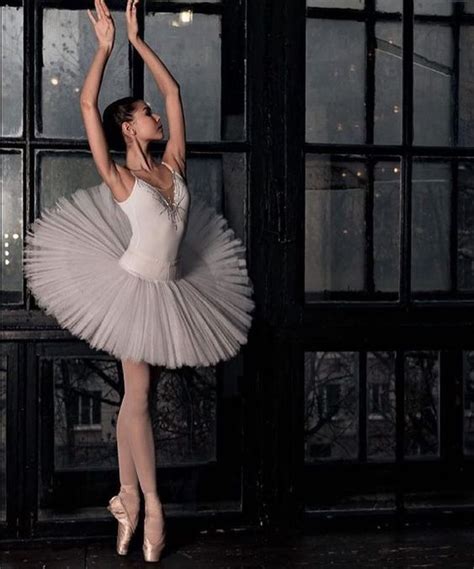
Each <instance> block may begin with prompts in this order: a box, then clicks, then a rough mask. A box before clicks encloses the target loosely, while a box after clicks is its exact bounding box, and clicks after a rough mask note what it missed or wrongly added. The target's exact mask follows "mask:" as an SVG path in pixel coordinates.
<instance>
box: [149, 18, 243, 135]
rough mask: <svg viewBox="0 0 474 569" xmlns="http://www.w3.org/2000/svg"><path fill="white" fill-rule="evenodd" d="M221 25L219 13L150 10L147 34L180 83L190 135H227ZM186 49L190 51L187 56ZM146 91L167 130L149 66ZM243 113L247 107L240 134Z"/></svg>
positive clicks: (160, 100) (163, 110)
mask: <svg viewBox="0 0 474 569" xmlns="http://www.w3.org/2000/svg"><path fill="white" fill-rule="evenodd" d="M185 16H186V17H185ZM221 28H222V23H221V16H219V15H209V14H194V13H193V12H192V11H189V12H188V11H185V12H182V13H181V14H171V13H154V14H148V15H147V16H146V21H145V39H146V40H147V42H148V43H149V45H150V46H151V47H152V48H153V49H155V50H156V51H157V53H159V54H160V58H162V59H163V61H164V62H165V64H166V66H167V67H168V69H169V70H170V72H171V73H172V74H173V76H174V77H175V79H176V81H177V82H178V83H179V85H180V91H181V98H182V102H183V108H184V114H185V121H186V139H187V140H221V122H222V117H221V107H222V104H223V101H222V93H221V90H222V76H221V73H222V62H221V50H222V39H221V36H222V29H221ZM183 53H186V54H187V56H186V57H183ZM145 97H146V98H147V100H150V101H151V102H152V106H153V107H155V108H157V109H159V111H158V112H159V114H160V115H161V116H162V121H163V126H164V129H165V132H169V125H168V123H167V117H166V112H165V109H164V101H163V99H162V97H161V93H160V91H159V90H158V88H157V86H156V84H155V81H154V79H153V77H152V76H151V74H150V72H149V71H148V69H145ZM243 118H244V117H243V113H242V114H241V115H240V116H239V117H238V122H239V125H240V130H239V132H238V137H241V136H242V133H243V131H242V128H243Z"/></svg>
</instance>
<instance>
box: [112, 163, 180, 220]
mask: <svg viewBox="0 0 474 569" xmlns="http://www.w3.org/2000/svg"><path fill="white" fill-rule="evenodd" d="M162 164H164V165H165V166H166V167H167V168H168V169H169V170H170V171H171V176H172V181H173V184H172V188H173V199H172V200H171V202H170V201H169V200H168V199H166V198H165V197H164V195H163V193H162V191H161V190H160V189H158V188H155V187H154V186H152V185H151V184H149V183H148V182H146V181H145V180H143V179H142V178H139V177H138V176H135V174H133V176H134V177H135V185H134V187H133V189H132V191H131V193H130V195H129V196H128V198H127V199H126V200H124V201H121V202H119V201H117V200H115V199H114V201H115V203H117V204H118V205H119V206H122V204H124V203H126V202H128V201H129V199H130V198H131V197H132V194H133V193H134V192H135V191H136V189H137V187H138V186H139V187H140V188H141V189H143V190H144V191H145V192H148V194H149V195H151V196H152V197H153V198H154V199H156V200H158V201H159V202H160V203H161V204H162V205H163V209H162V210H161V214H160V215H162V214H164V213H166V214H167V216H168V219H169V220H170V221H171V223H172V224H173V227H174V228H175V229H176V230H177V229H178V224H177V220H178V219H182V216H183V214H184V208H183V207H182V205H181V203H182V201H183V199H184V197H185V196H184V194H185V193H186V190H187V188H185V183H184V178H183V177H182V176H181V175H180V174H178V173H177V172H176V170H174V169H173V168H171V166H169V165H168V164H167V163H166V162H162ZM178 176H179V178H180V181H181V182H182V183H176V178H177V177H178Z"/></svg>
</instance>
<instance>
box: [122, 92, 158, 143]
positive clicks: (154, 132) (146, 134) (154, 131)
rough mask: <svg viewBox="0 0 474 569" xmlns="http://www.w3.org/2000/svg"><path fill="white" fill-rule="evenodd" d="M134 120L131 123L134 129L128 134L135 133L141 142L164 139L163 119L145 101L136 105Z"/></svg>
mask: <svg viewBox="0 0 474 569" xmlns="http://www.w3.org/2000/svg"><path fill="white" fill-rule="evenodd" d="M133 115H134V116H133V120H132V121H131V122H130V123H129V124H130V127H131V128H132V130H131V131H126V132H127V134H128V133H132V132H134V133H135V134H134V136H136V137H138V138H139V139H140V140H144V141H150V140H161V139H162V138H163V126H162V124H161V117H160V115H159V114H157V113H153V112H152V109H151V106H150V105H149V104H147V103H146V102H145V101H141V100H140V101H137V102H136V103H135V111H134V113H133Z"/></svg>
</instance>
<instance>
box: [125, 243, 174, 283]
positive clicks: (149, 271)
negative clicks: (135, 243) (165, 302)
mask: <svg viewBox="0 0 474 569" xmlns="http://www.w3.org/2000/svg"><path fill="white" fill-rule="evenodd" d="M180 261H181V256H180V255H179V256H178V257H176V259H174V260H173V261H168V260H166V259H159V258H157V257H152V256H150V255H145V254H144V253H142V252H141V251H139V250H137V249H134V248H133V247H129V248H128V249H127V250H126V251H125V252H124V254H123V255H122V256H121V257H120V259H119V262H118V263H119V265H120V266H121V267H122V268H123V269H125V270H126V271H128V272H129V273H131V274H133V275H135V276H137V277H140V278H142V279H145V280H147V281H175V280H178V279H179V278H180V277H181V271H180Z"/></svg>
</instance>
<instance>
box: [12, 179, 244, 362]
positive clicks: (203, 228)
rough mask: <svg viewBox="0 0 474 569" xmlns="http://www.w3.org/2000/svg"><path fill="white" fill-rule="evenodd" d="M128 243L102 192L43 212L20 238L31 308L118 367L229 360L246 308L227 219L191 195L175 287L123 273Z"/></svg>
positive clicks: (123, 220) (127, 231)
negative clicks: (121, 261) (103, 353)
mask: <svg viewBox="0 0 474 569" xmlns="http://www.w3.org/2000/svg"><path fill="white" fill-rule="evenodd" d="M131 235H132V231H131V227H130V222H129V221H128V218H127V216H126V215H125V213H124V212H123V211H122V210H121V209H120V207H119V206H118V205H117V204H116V203H115V202H114V201H113V199H112V194H111V192H110V190H109V189H108V187H107V186H106V185H105V184H100V185H98V186H93V187H91V188H86V189H79V190H77V191H76V192H74V194H73V195H72V196H71V197H70V198H65V197H62V198H59V200H58V201H57V202H56V204H55V206H53V207H52V208H49V209H44V210H43V211H42V212H41V216H40V217H38V218H37V219H36V220H35V221H34V222H33V223H32V224H31V225H30V226H29V227H28V229H27V234H26V239H25V249H24V255H23V270H24V274H25V277H26V283H27V287H28V289H29V290H30V291H31V292H32V294H33V295H34V297H35V299H36V302H37V304H38V306H39V307H40V308H42V309H43V310H44V311H45V312H46V313H47V314H49V315H52V316H54V318H55V319H56V320H57V321H58V323H59V324H60V326H61V327H63V328H66V329H68V330H69V331H70V332H71V333H72V334H74V335H75V336H77V337H79V338H81V339H83V340H86V341H87V343H88V344H89V345H90V346H92V347H93V348H95V349H99V350H104V351H106V352H108V353H110V354H112V355H113V356H115V357H116V358H118V359H131V360H134V361H146V362H149V363H150V364H152V365H163V366H165V367H167V368H169V369H173V368H179V367H181V366H183V365H188V366H209V365H215V364H216V363H218V362H219V361H222V360H227V359H230V358H231V357H233V356H235V355H236V354H237V352H238V351H239V349H240V346H241V345H243V344H245V343H247V336H248V330H249V328H250V325H251V321H252V315H251V313H252V311H253V310H254V307H255V303H254V300H253V298H252V297H253V285H252V282H251V280H250V278H249V276H248V272H247V265H246V260H245V247H244V246H243V244H242V241H241V240H240V239H239V238H238V237H236V235H235V233H234V231H233V230H232V229H231V228H230V227H228V223H227V220H226V219H225V218H224V217H223V216H222V215H220V214H218V213H217V212H216V211H215V210H214V209H213V208H211V207H208V206H207V205H206V204H205V203H204V202H202V201H201V200H200V199H199V198H198V197H197V196H194V195H193V197H192V203H191V207H190V210H189V218H188V225H187V228H186V233H185V235H184V238H183V242H182V244H181V254H180V266H179V271H178V273H179V278H177V279H176V280H166V281H161V280H160V281H151V280H146V279H143V278H140V277H139V276H136V275H134V274H132V273H130V272H129V271H127V270H125V269H124V268H122V267H121V266H120V264H119V263H118V261H119V259H120V257H121V256H122V254H123V253H124V251H125V249H126V248H127V246H128V244H129V241H130V237H131Z"/></svg>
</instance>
